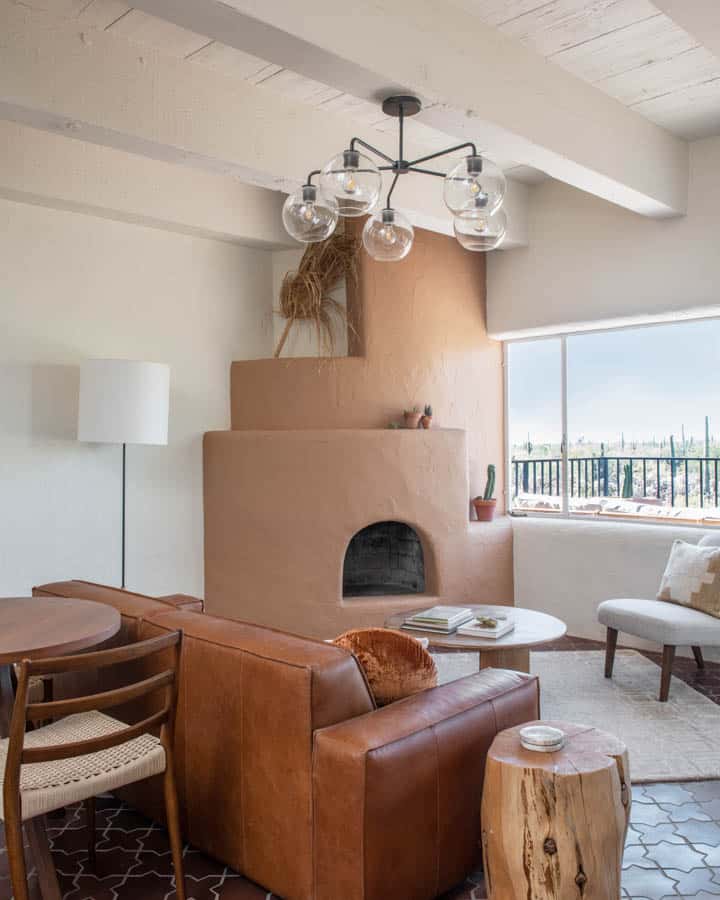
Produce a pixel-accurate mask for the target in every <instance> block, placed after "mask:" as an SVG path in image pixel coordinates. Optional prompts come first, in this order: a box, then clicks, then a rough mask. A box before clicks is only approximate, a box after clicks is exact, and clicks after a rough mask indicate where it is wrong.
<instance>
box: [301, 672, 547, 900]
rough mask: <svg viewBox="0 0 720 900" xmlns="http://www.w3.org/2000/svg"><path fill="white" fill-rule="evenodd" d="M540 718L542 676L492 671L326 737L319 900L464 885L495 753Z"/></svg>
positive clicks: (317, 788)
mask: <svg viewBox="0 0 720 900" xmlns="http://www.w3.org/2000/svg"><path fill="white" fill-rule="evenodd" d="M537 717H539V686H538V681H537V678H535V677H532V676H528V675H522V674H521V673H519V672H509V671H504V670H500V669H484V670H483V671H481V672H478V673H477V674H475V675H471V676H469V677H467V678H462V679H459V680H457V681H453V682H451V683H450V684H446V685H443V686H441V687H437V688H433V689H432V690H429V691H423V692H422V693H420V694H416V695H414V696H413V697H409V698H407V699H406V700H401V701H399V702H398V703H393V704H391V705H390V706H385V707H383V708H382V709H378V710H375V711H374V712H371V713H367V714H366V715H363V716H358V717H356V718H354V719H349V720H347V721H345V722H342V723H340V724H338V725H332V726H330V727H328V728H323V729H320V730H318V731H316V732H315V735H314V747H313V806H314V816H313V818H314V831H315V833H314V841H313V845H314V857H315V858H314V867H315V881H316V889H317V892H316V898H317V900H337V898H338V897H343V898H345V900H384V898H387V897H415V898H427V900H430V898H433V897H436V896H437V895H438V894H441V893H443V892H444V891H447V890H449V889H450V888H452V887H453V886H454V885H456V884H458V883H459V882H461V881H463V880H464V879H465V878H466V877H467V875H468V874H469V873H470V872H471V871H472V870H473V869H474V868H475V866H476V865H477V863H478V862H479V858H480V838H481V826H480V801H481V796H482V785H483V777H484V772H485V758H486V755H487V751H488V749H489V747H490V744H491V743H492V741H493V738H494V737H495V735H496V734H497V733H498V732H499V731H502V730H504V729H505V728H509V727H511V726H513V725H518V724H520V723H522V722H527V721H530V720H534V719H535V718H537Z"/></svg>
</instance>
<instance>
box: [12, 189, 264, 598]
mask: <svg viewBox="0 0 720 900" xmlns="http://www.w3.org/2000/svg"><path fill="white" fill-rule="evenodd" d="M180 187H181V180H179V181H178V188H180ZM270 285H271V254H270V252H269V251H266V250H260V249H250V248H246V247H241V246H237V245H234V244H231V243H227V242H221V241H214V240H208V239H204V238H200V237H192V236H187V235H182V234H176V233H171V232H167V231H163V230H160V229H158V228H149V227H145V226H141V225H133V224H127V223H123V222H117V221H112V220H109V219H106V218H96V217H93V216H89V215H83V214H80V213H76V212H68V211H60V210H54V209H47V208H44V207H41V206H33V205H26V204H23V203H15V202H9V201H5V200H0V510H1V514H0V596H3V595H4V596H8V595H23V594H26V593H27V592H28V591H29V590H30V588H31V587H32V585H33V584H37V583H40V582H43V581H49V580H52V579H61V578H72V577H76V578H87V579H91V580H98V581H105V582H109V583H118V581H119V567H120V448H119V447H114V446H107V445H86V444H79V443H77V442H76V441H75V426H76V414H77V381H78V364H79V362H80V360H81V359H82V358H84V357H88V356H98V357H102V356H117V357H127V358H131V359H146V360H155V361H159V362H166V363H169V364H170V366H171V403H170V438H169V441H170V442H169V445H168V446H167V447H140V446H134V447H133V446H129V447H128V563H127V575H128V585H129V587H131V588H134V589H137V590H141V591H147V592H149V593H166V592H171V591H185V592H188V593H196V594H200V595H202V592H203V519H202V435H203V432H205V431H207V430H209V429H217V428H226V427H228V424H229V396H228V394H229V371H230V362H231V361H232V360H233V359H238V358H243V357H247V358H252V357H259V356H268V355H270V353H271V350H272V322H271V315H270V303H271V298H270V296H269V294H270V290H271V288H270Z"/></svg>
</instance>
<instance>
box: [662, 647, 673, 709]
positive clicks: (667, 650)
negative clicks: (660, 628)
mask: <svg viewBox="0 0 720 900" xmlns="http://www.w3.org/2000/svg"><path fill="white" fill-rule="evenodd" d="M674 661H675V647H673V646H672V645H671V644H665V646H664V647H663V659H662V676H661V678H660V702H661V703H665V701H666V700H667V698H668V696H669V694H670V679H671V678H672V667H673V662H674Z"/></svg>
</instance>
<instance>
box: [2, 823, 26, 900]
mask: <svg viewBox="0 0 720 900" xmlns="http://www.w3.org/2000/svg"><path fill="white" fill-rule="evenodd" d="M4 826H5V846H6V848H7V858H8V868H9V869H10V882H11V884H12V890H13V897H14V898H15V900H28V897H29V894H28V885H27V869H26V867H25V848H24V846H23V845H24V841H23V829H22V822H20V821H19V819H17V820H16V819H14V817H13V818H12V819H10V818H7V817H6V819H5V822H4Z"/></svg>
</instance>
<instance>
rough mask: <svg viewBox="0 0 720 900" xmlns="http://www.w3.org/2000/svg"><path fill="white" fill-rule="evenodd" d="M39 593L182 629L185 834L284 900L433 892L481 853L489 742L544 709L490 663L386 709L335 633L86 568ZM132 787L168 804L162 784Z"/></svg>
mask: <svg viewBox="0 0 720 900" xmlns="http://www.w3.org/2000/svg"><path fill="white" fill-rule="evenodd" d="M34 593H36V594H41V595H46V596H47V595H50V596H74V597H83V598H87V599H92V600H97V601H100V602H103V603H109V604H111V605H112V606H114V607H115V608H117V609H118V610H119V611H120V612H121V613H122V617H123V628H122V632H121V635H120V637H119V638H118V640H126V641H127V640H136V639H139V638H144V637H149V636H151V635H154V634H158V633H161V632H163V631H168V630H173V629H176V628H180V629H182V631H183V646H182V656H181V665H180V686H179V701H178V722H177V731H176V748H175V749H176V767H177V772H178V787H179V791H180V798H181V806H182V812H183V827H184V833H185V835H186V837H187V838H188V840H190V841H191V842H192V843H193V844H194V845H195V846H197V847H199V848H200V849H201V850H203V851H205V852H206V853H208V854H209V855H211V856H213V857H215V858H217V859H219V860H221V861H223V862H225V863H226V864H228V865H230V866H231V867H232V868H233V869H236V870H238V871H240V872H242V873H244V874H245V875H246V876H247V877H248V878H250V879H252V880H253V881H256V882H257V883H259V884H261V885H262V886H263V887H265V888H267V889H268V890H270V891H272V892H273V893H274V894H277V895H278V896H280V897H283V898H284V900H340V898H342V900H388V898H390V897H392V898H393V900H430V898H433V897H435V896H437V895H438V894H440V893H442V892H443V891H446V890H448V889H450V888H451V887H453V886H454V885H455V884H457V883H459V882H461V881H462V880H463V879H464V878H465V876H466V875H467V874H468V873H469V872H470V871H471V869H472V868H473V867H474V866H475V865H476V863H477V861H478V858H479V842H480V835H481V826H480V797H481V791H482V782H483V772H484V766H485V755H486V752H487V749H488V747H489V745H490V743H491V741H492V739H493V737H494V736H495V734H496V733H497V732H498V731H499V730H501V729H503V728H507V727H509V726H511V725H515V724H518V723H520V722H524V721H527V720H529V719H535V718H537V716H538V683H537V679H535V678H533V677H530V676H528V675H522V674H519V673H517V672H508V671H502V670H493V669H485V670H483V671H482V672H479V673H477V674H475V675H471V676H469V677H467V678H462V679H460V680H458V681H455V682H453V683H451V684H447V685H443V686H442V687H438V688H434V689H432V690H429V691H425V692H423V693H421V694H417V695H415V696H413V697H411V698H408V699H406V700H402V701H400V702H398V703H394V704H392V705H390V706H386V707H384V708H382V709H375V708H374V704H373V700H372V697H371V695H370V693H369V691H368V688H367V684H366V682H365V679H364V676H363V674H362V671H361V670H360V668H359V667H358V665H357V663H356V661H355V659H354V658H353V657H352V656H351V655H350V654H348V653H347V652H345V651H344V650H341V649H339V648H337V647H334V646H332V645H329V644H325V643H322V642H318V641H314V640H309V639H306V638H302V637H297V636H295V635H291V634H285V633H282V632H279V631H273V630H271V629H268V628H263V627H258V626H254V625H249V624H246V623H243V622H236V621H231V620H227V619H220V618H217V617H215V616H209V615H204V614H200V609H201V608H202V604H201V603H200V601H196V600H193V598H187V597H178V596H174V597H170V598H159V599H152V598H150V597H146V596H142V595H139V594H131V593H129V592H127V591H120V590H117V589H114V588H107V587H103V586H101V585H92V584H88V583H87V582H80V581H67V582H61V583H56V584H47V585H43V586H41V587H38V588H36V589H35V591H34ZM104 684H105V681H104V680H100V687H103V686H104ZM58 687H59V690H60V692H61V693H62V691H63V686H62V685H60V686H58ZM66 687H67V686H66ZM130 799H131V801H132V802H133V803H134V804H135V805H136V806H137V807H138V808H140V809H142V810H144V811H145V812H147V813H148V814H150V815H153V816H156V817H159V818H160V817H161V814H160V810H161V808H162V804H161V803H160V802H159V799H160V798H159V791H158V789H157V786H154V788H153V789H152V790H148V789H147V788H143V790H142V793H136V794H133V795H132V796H131V798H130Z"/></svg>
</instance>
